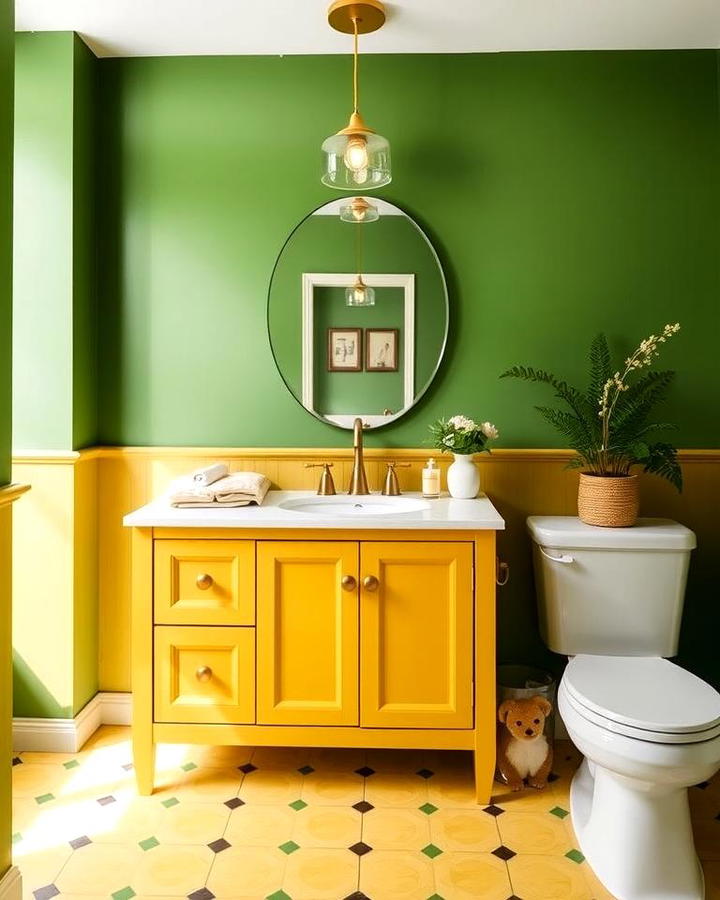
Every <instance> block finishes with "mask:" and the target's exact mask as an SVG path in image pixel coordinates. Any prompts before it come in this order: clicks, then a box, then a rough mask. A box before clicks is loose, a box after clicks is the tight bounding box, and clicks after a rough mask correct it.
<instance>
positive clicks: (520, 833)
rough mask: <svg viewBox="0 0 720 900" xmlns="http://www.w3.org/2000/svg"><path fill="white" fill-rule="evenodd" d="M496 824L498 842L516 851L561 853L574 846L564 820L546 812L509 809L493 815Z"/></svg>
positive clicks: (552, 854) (555, 854) (545, 853)
mask: <svg viewBox="0 0 720 900" xmlns="http://www.w3.org/2000/svg"><path fill="white" fill-rule="evenodd" d="M497 824H498V829H499V831H500V837H501V838H502V843H503V844H505V846H506V847H510V849H511V850H516V852H522V853H539V854H541V855H545V856H548V855H549V856H563V855H564V854H565V853H567V852H568V851H569V850H572V849H573V847H575V846H577V845H576V844H575V843H574V842H573V841H572V839H571V835H570V833H569V832H568V829H567V828H566V827H565V823H564V822H563V821H562V820H561V819H559V818H557V817H556V816H553V815H551V814H550V813H547V812H518V811H516V810H514V809H511V810H509V811H508V812H505V813H503V814H502V815H501V816H498V817H497ZM517 848H521V850H520V851H517Z"/></svg>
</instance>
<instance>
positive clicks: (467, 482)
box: [447, 453, 480, 500]
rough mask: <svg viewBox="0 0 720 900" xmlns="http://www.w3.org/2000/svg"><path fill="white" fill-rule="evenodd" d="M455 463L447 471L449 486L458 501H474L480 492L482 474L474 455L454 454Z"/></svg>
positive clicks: (451, 493)
mask: <svg viewBox="0 0 720 900" xmlns="http://www.w3.org/2000/svg"><path fill="white" fill-rule="evenodd" d="M453 456H454V457H455V462H453V463H450V466H449V467H448V470H447V486H448V491H449V492H450V496H451V497H455V499H456V500H472V498H473V497H477V494H478V491H479V490H480V472H479V470H478V467H477V466H476V465H475V463H474V462H473V454H472V453H453Z"/></svg>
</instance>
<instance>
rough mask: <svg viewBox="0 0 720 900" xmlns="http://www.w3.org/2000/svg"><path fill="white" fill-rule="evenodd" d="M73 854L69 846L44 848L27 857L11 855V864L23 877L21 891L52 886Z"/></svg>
mask: <svg viewBox="0 0 720 900" xmlns="http://www.w3.org/2000/svg"><path fill="white" fill-rule="evenodd" d="M72 854H73V851H72V848H71V847H70V846H69V844H63V845H59V844H58V843H57V842H56V843H55V845H54V846H50V847H46V848H45V849H43V850H40V851H38V852H36V853H32V854H29V855H27V856H18V855H15V854H14V855H13V863H14V865H16V866H17V867H18V868H19V869H20V872H21V873H22V876H23V891H30V892H32V891H33V890H35V889H36V888H38V887H44V886H45V885H46V884H54V883H55V881H56V880H57V877H58V875H59V874H60V872H61V871H62V869H63V867H64V866H65V865H66V864H67V862H68V860H69V859H70V858H71V856H72Z"/></svg>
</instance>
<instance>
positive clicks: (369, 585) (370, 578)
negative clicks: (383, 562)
mask: <svg viewBox="0 0 720 900" xmlns="http://www.w3.org/2000/svg"><path fill="white" fill-rule="evenodd" d="M379 586H380V582H379V581H378V580H377V578H376V577H375V576H374V575H366V576H365V577H364V578H363V587H364V588H365V590H366V591H376V590H377V589H378V587H379Z"/></svg>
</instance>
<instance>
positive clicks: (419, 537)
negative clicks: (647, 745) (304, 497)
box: [129, 511, 501, 802]
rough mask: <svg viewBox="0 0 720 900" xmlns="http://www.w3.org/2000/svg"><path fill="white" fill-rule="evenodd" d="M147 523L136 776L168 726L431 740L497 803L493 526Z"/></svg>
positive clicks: (188, 738)
mask: <svg viewBox="0 0 720 900" xmlns="http://www.w3.org/2000/svg"><path fill="white" fill-rule="evenodd" d="M233 512H235V511H233ZM493 512H494V511H493ZM495 515H497V514H495ZM129 518H132V517H129ZM498 518H499V517H498ZM500 522H501V520H500ZM133 526H134V527H133V557H132V559H133V580H132V584H133V710H134V712H133V746H134V762H135V770H136V776H137V782H138V788H139V791H140V793H142V794H149V793H152V790H153V784H154V756H155V745H156V744H157V743H163V742H170V743H200V744H240V745H242V744H245V745H250V746H318V747H368V748H419V749H428V750H434V749H438V750H442V749H453V750H472V751H474V753H475V775H476V785H477V797H478V802H488V800H489V795H490V790H491V785H492V775H493V770H494V763H495V757H494V751H495V684H494V682H495V530H494V529H492V528H490V527H486V528H485V529H484V530H470V529H466V530H461V529H458V530H449V529H445V530H431V529H427V530H425V529H417V528H416V529H414V530H412V531H409V530H403V529H402V528H395V529H368V528H365V529H354V530H353V529H352V528H350V527H348V528H347V529H301V528H295V529H291V528H266V529H262V528H255V529H253V528H250V527H243V528H230V527H207V526H206V527H192V528H191V527H187V528H180V527H170V526H163V525H160V526H157V527H155V526H151V527H144V526H143V525H134V523H133Z"/></svg>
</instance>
